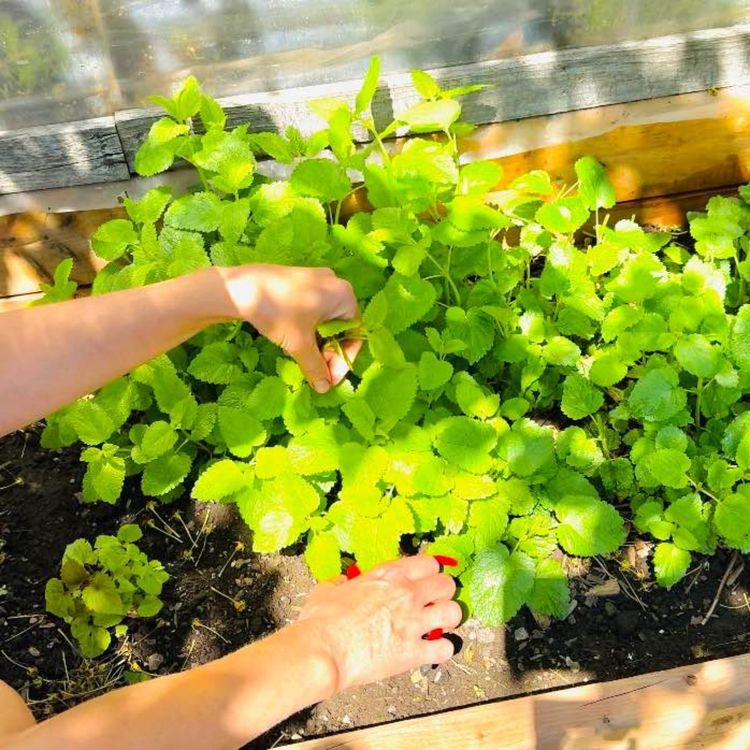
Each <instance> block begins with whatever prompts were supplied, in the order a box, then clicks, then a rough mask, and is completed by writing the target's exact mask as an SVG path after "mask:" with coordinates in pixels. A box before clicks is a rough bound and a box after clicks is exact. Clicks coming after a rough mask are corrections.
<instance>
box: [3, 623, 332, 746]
mask: <svg viewBox="0 0 750 750" xmlns="http://www.w3.org/2000/svg"><path fill="white" fill-rule="evenodd" d="M312 633H313V630H312V628H310V627H308V626H307V625H306V624H305V623H297V624H295V625H291V626H289V627H287V628H285V629H284V630H281V631H279V632H278V633H275V634H274V635H272V636H270V637H269V638H266V639H265V640H263V641H260V642H259V643H257V644H253V645H251V646H246V647H245V648H243V649H241V650H240V651H237V652H235V653H234V654H231V655H230V656H227V657H224V658H223V659H219V660H218V661H215V662H212V663H210V664H207V665H204V666H202V667H198V668H196V669H193V670H191V671H189V672H183V673H180V674H176V675H170V676H168V677H160V678H157V679H154V680H153V681H151V682H147V683H140V684H138V685H133V686H131V687H127V688H122V689H120V690H117V691H115V692H112V693H109V694H107V695H105V696H102V697H100V698H96V699H94V700H91V701H88V702H87V703H83V704H82V705H80V706H78V707H76V708H74V709H72V710H70V711H67V712H65V713H63V714H60V715H59V716H56V717H55V718H52V719H49V720H48V721H45V722H43V723H41V724H39V725H37V726H35V727H33V728H31V729H28V730H26V731H25V732H23V733H21V734H19V735H17V736H16V737H15V738H13V739H11V740H10V741H8V742H7V743H6V744H1V743H0V750H48V748H50V747H54V748H55V750H101V748H105V747H106V748H107V750H131V749H132V748H136V747H144V748H145V747H154V748H157V747H158V748H160V749H161V750H173V749H174V750H204V749H206V750H208V749H209V748H210V750H225V749H226V750H231V749H232V748H237V747H240V746H242V745H243V744H244V743H246V742H248V741H250V740H251V739H252V738H253V737H257V736H258V735H259V734H262V733H263V732H264V731H265V730H267V729H269V728H270V727H272V726H273V725H274V724H276V723H278V722H279V721H281V720H282V719H284V718H285V717H287V716H289V715H291V714H293V713H294V712H295V711H298V710H300V709H302V708H304V707H305V706H308V705H310V704H312V703H315V702H317V701H320V700H323V699H324V698H326V697H328V696H330V695H331V694H332V693H333V692H334V689H335V685H336V679H337V675H336V671H335V668H334V666H333V664H332V662H330V660H329V659H327V658H326V657H325V656H324V652H323V651H322V650H318V649H317V648H316V644H315V642H314V638H313V637H312ZM311 641H312V642H311Z"/></svg>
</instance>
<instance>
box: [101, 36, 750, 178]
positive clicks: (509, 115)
mask: <svg viewBox="0 0 750 750" xmlns="http://www.w3.org/2000/svg"><path fill="white" fill-rule="evenodd" d="M749 49H750V24H739V25H736V26H732V27H728V28H720V29H708V30H705V31H699V32H693V33H689V34H675V35H670V36H663V37H657V38H654V39H649V40H644V41H635V42H622V43H619V44H613V45H602V46H595V47H584V48H578V49H568V50H562V51H553V52H540V53H536V54H532V55H525V56H521V57H514V58H508V59H502V60H493V61H489V62H483V63H476V64H470V65H457V66H452V67H447V68H440V69H436V70H432V71H431V72H432V73H433V75H434V76H435V77H436V78H437V79H438V80H439V81H440V82H441V84H442V85H443V86H444V87H446V88H450V87H454V86H462V85H465V84H467V83H483V84H488V88H486V89H485V90H484V91H481V92H479V93H477V94H473V95H472V96H470V97H467V99H466V100H465V103H464V113H465V116H466V118H467V119H468V120H469V121H471V122H474V123H476V124H483V123H491V122H499V121H507V120H514V119H518V118H527V117H533V116H536V115H550V114H554V113H557V112H569V111H574V110H580V109H586V108H590V107H597V106H603V105H608V104H614V103H621V102H630V101H636V100H639V99H653V98H656V97H665V96H672V95H674V94H684V93H688V92H693V91H702V90H705V89H708V88H711V87H726V86H736V85H742V84H747V83H750V52H749V51H748V50H749ZM359 86H360V81H345V82H341V83H332V84H324V85H320V86H309V87H303V88H293V89H286V90H284V91H277V92H264V93H259V94H249V95H244V96H235V97H228V98H224V99H222V100H221V101H222V104H223V105H224V107H225V108H226V110H227V112H228V115H229V119H230V122H231V123H233V124H237V123H240V122H249V123H250V126H251V129H252V130H269V129H270V130H279V131H283V130H285V129H286V128H287V127H288V126H289V125H295V126H296V127H298V128H300V130H302V131H303V132H310V131H312V130H315V129H319V128H321V127H324V126H325V125H324V123H323V122H322V121H321V120H319V119H318V118H317V117H316V116H314V115H312V114H311V113H310V112H309V110H308V107H307V104H308V102H310V101H312V100H315V99H320V98H324V97H338V98H343V99H346V100H348V101H353V100H354V97H355V95H356V93H357V91H358V89H359ZM416 101H417V95H416V93H415V92H414V90H413V87H412V85H411V79H410V76H409V74H408V73H404V74H390V75H386V76H384V77H383V79H382V84H381V86H380V88H379V89H378V91H377V92H376V95H375V100H374V103H373V113H374V115H375V118H376V121H380V122H385V121H388V120H389V119H390V118H391V117H392V116H393V114H396V115H397V114H398V113H400V112H403V111H404V110H405V109H406V108H407V107H409V106H411V105H412V104H414V103H415V102H416ZM159 116H160V114H159V111H157V110H143V109H138V110H122V111H120V112H117V113H116V115H115V119H116V123H117V130H118V133H119V134H120V139H121V141H122V144H123V148H124V150H125V154H126V157H127V159H128V164H129V165H130V166H131V169H132V165H133V158H134V155H135V152H136V150H137V148H138V146H139V144H140V143H141V142H142V140H143V139H144V137H145V135H146V134H147V132H148V129H149V127H150V126H151V124H152V123H153V122H154V121H155V119H157V118H158V117H159Z"/></svg>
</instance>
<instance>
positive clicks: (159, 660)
mask: <svg viewBox="0 0 750 750" xmlns="http://www.w3.org/2000/svg"><path fill="white" fill-rule="evenodd" d="M162 664H164V657H163V656H162V655H161V654H151V656H149V657H148V660H147V661H146V666H147V667H148V671H149V672H156V670H157V669H159V667H160V666H161V665H162Z"/></svg>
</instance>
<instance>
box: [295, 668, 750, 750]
mask: <svg viewBox="0 0 750 750" xmlns="http://www.w3.org/2000/svg"><path fill="white" fill-rule="evenodd" d="M748 746H750V655H747V654H745V655H742V656H735V657H731V658H727V659H719V660H716V661H711V662H706V663H704V664H696V665H692V666H687V667H680V668H678V669H670V670H666V671H663V672H654V673H651V674H646V675H642V676H640V677H630V678H628V679H624V680H615V681H613V682H605V683H600V684H597V685H585V686H581V687H575V688H569V689H566V690H556V691H552V692H548V693H543V694H539V695H530V696H526V697H523V698H516V699H513V700H506V701H502V702H498V703H489V704H484V705H480V706H472V707H469V708H461V709H456V710H453V711H449V712H446V713H440V714H433V715H431V716H424V717H420V718H417V719H410V720H407V721H400V722H395V723H392V724H385V725H382V726H377V727H372V728H369V729H360V730H357V731H353V732H346V733H343V734H338V735H334V736H331V737H326V738H322V739H315V740H309V741H307V742H301V743H298V744H295V745H285V746H284V747H290V748H291V747H294V748H295V750H344V749H345V750H383V749H384V748H388V750H413V748H414V747H429V748H430V750H456V748H460V750H480V749H481V750H486V749H487V748H493V750H495V749H497V750H560V749H561V748H571V749H572V748H575V750H633V749H634V748H638V750H657V749H658V750H666V749H667V748H674V749H677V748H679V750H699V749H700V750H708V749H709V748H710V749H712V750H719V748H722V749H723V750H731V749H733V748H737V750H740V748H746V747H748Z"/></svg>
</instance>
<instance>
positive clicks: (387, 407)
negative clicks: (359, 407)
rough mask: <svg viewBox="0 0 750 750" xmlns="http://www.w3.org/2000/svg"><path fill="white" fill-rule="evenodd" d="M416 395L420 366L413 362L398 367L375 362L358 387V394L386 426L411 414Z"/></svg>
mask: <svg viewBox="0 0 750 750" xmlns="http://www.w3.org/2000/svg"><path fill="white" fill-rule="evenodd" d="M416 394H417V367H416V365H413V364H410V363H407V364H406V366H404V367H401V368H399V369H394V368H392V367H384V366H382V365H380V364H378V363H374V364H373V365H371V366H370V367H368V368H367V371H366V372H365V374H364V376H363V377H362V382H361V383H360V385H359V388H358V389H357V395H358V396H359V397H361V398H363V399H364V401H365V402H366V403H367V405H368V406H369V408H370V410H371V411H372V413H373V414H374V415H375V417H376V418H377V419H378V420H379V421H380V422H381V423H383V424H384V425H386V426H387V425H391V426H392V425H394V424H395V423H396V422H398V421H399V420H400V419H402V418H403V417H405V416H406V415H407V414H408V413H409V410H410V409H411V407H412V404H413V403H414V398H415V396H416ZM355 426H356V425H355Z"/></svg>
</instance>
